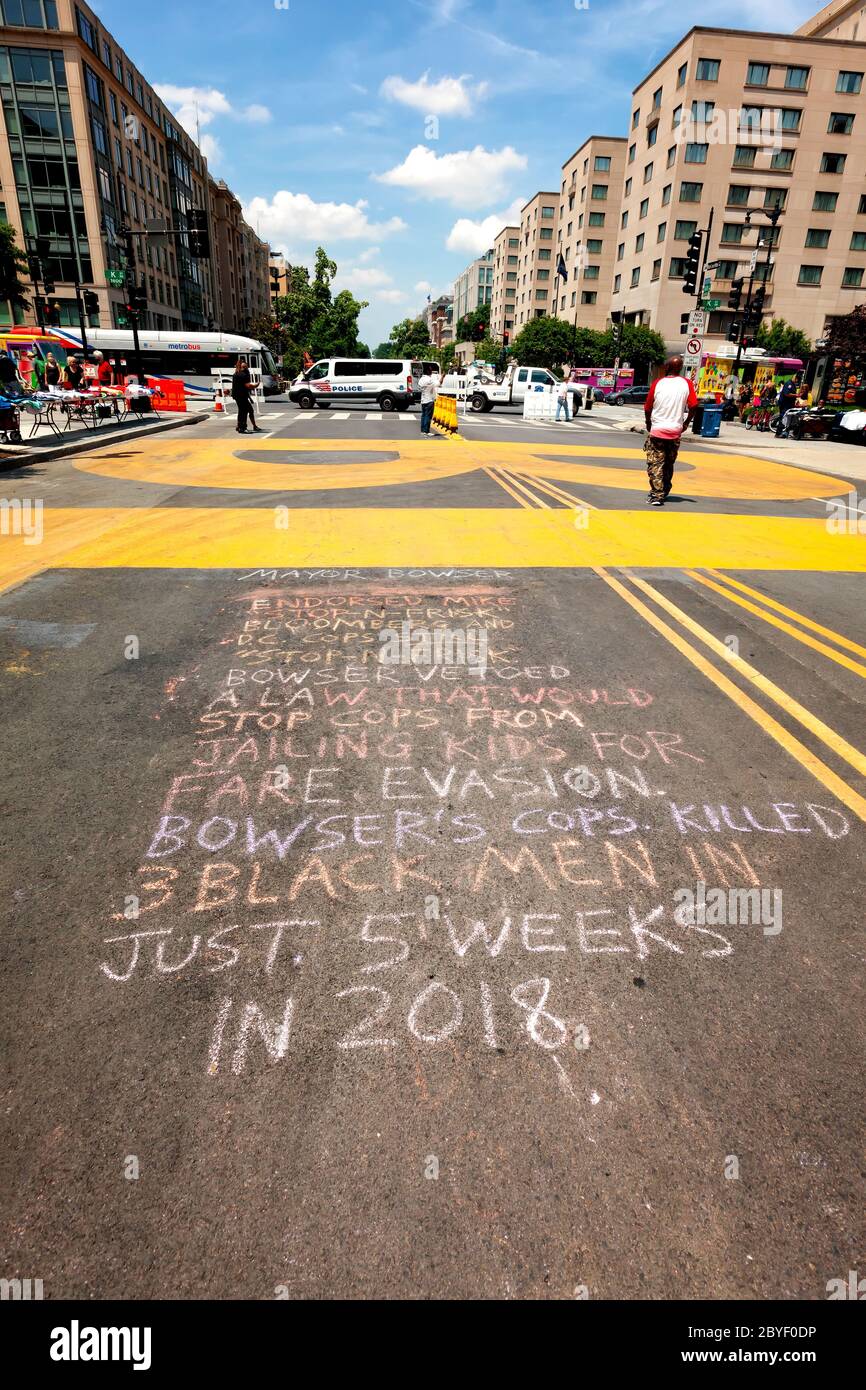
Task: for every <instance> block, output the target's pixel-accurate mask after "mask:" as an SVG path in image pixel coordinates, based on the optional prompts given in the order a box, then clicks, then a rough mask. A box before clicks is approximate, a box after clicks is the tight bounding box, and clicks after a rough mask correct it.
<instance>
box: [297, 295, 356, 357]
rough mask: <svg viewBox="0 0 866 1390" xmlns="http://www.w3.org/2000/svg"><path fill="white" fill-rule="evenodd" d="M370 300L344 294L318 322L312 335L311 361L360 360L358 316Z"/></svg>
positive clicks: (338, 296)
mask: <svg viewBox="0 0 866 1390" xmlns="http://www.w3.org/2000/svg"><path fill="white" fill-rule="evenodd" d="M368 302H369V301H368V300H366V299H356V298H355V296H354V295H353V294H352V291H351V290H340V293H339V294H338V295H337V296H336V298H335V299H334V302H333V303H332V304H330V305H329V306H328V308H327V309H324V310H323V311H322V312H321V313H320V314H319V315H318V316H317V318H316V319H315V320H314V322H313V325H312V327H311V329H310V335H309V352H310V355H311V357H357V355H358V353H357V347H358V315H359V314H360V312H361V310H362V309H366V307H367V304H368Z"/></svg>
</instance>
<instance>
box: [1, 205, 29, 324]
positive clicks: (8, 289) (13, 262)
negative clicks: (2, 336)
mask: <svg viewBox="0 0 866 1390" xmlns="http://www.w3.org/2000/svg"><path fill="white" fill-rule="evenodd" d="M26 271H27V257H26V256H25V254H24V252H23V251H22V250H21V247H20V246H19V245H18V244H17V242H16V240H15V228H14V227H12V226H10V224H9V223H8V222H0V303H2V302H3V300H7V301H8V302H9V303H10V304H12V305H13V306H14V307H16V308H19V309H24V308H26V307H27V304H28V303H29V301H28V299H27V294H26V290H27V286H26V285H25V284H23V283H22V281H21V278H20V277H21V274H22V272H24V273H26Z"/></svg>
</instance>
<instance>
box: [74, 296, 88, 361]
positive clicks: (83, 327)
mask: <svg viewBox="0 0 866 1390" xmlns="http://www.w3.org/2000/svg"><path fill="white" fill-rule="evenodd" d="M81 296H82V289H81V286H80V284H79V283H78V281H77V280H76V281H75V303H76V305H77V306H78V323H79V326H80V328H81V350H82V352H83V353H84V360H85V361H86V360H87V355H88V353H89V352H90V345H89V344H88V341H87V319H86V318H85V314H84V303H83V301H82V298H81Z"/></svg>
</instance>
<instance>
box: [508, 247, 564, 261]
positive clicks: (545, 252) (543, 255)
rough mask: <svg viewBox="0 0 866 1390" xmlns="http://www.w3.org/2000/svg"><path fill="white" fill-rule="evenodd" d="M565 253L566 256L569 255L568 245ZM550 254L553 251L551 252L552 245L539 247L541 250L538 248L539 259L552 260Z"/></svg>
mask: <svg viewBox="0 0 866 1390" xmlns="http://www.w3.org/2000/svg"><path fill="white" fill-rule="evenodd" d="M565 254H566V257H567V256H568V248H567V247H566V251H565ZM550 255H551V252H550V247H549V246H541V247H539V250H538V259H539V260H540V261H549V260H550ZM515 259H516V257H515Z"/></svg>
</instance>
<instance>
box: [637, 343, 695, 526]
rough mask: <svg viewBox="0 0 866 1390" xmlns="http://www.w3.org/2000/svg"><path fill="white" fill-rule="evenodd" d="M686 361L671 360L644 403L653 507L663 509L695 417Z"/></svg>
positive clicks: (692, 390) (651, 502) (645, 447)
mask: <svg viewBox="0 0 866 1390" xmlns="http://www.w3.org/2000/svg"><path fill="white" fill-rule="evenodd" d="M682 370H683V359H682V358H681V357H672V358H671V359H670V360H669V361H668V362H666V363H665V374H664V376H663V377H660V378H659V380H658V381H654V382H653V384H652V386H651V387H650V390H649V395H648V396H647V398H646V401H645V403H644V416H645V418H646V428H647V437H646V440H645V441H644V446H643V447H644V453H645V454H646V466H647V473H648V474H649V484H650V492H649V496H648V497H647V501H648V502H649V504H650V506H651V507H663V506H664V504H665V498H666V497H667V495H668V493H669V492H670V490H671V484H672V482H673V476H674V464H675V463H676V460H677V454H678V453H679V448H680V439H681V438H682V433H683V430H684V429H685V427H686V425H688V423H689V421H690V420H691V418H692V416H693V415H694V413H695V408H696V406H697V404H698V398H697V396H696V395H695V388H694V386H693V385H692V383H691V381H689V380H688V379H687V378H685V377H683V375H682Z"/></svg>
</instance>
